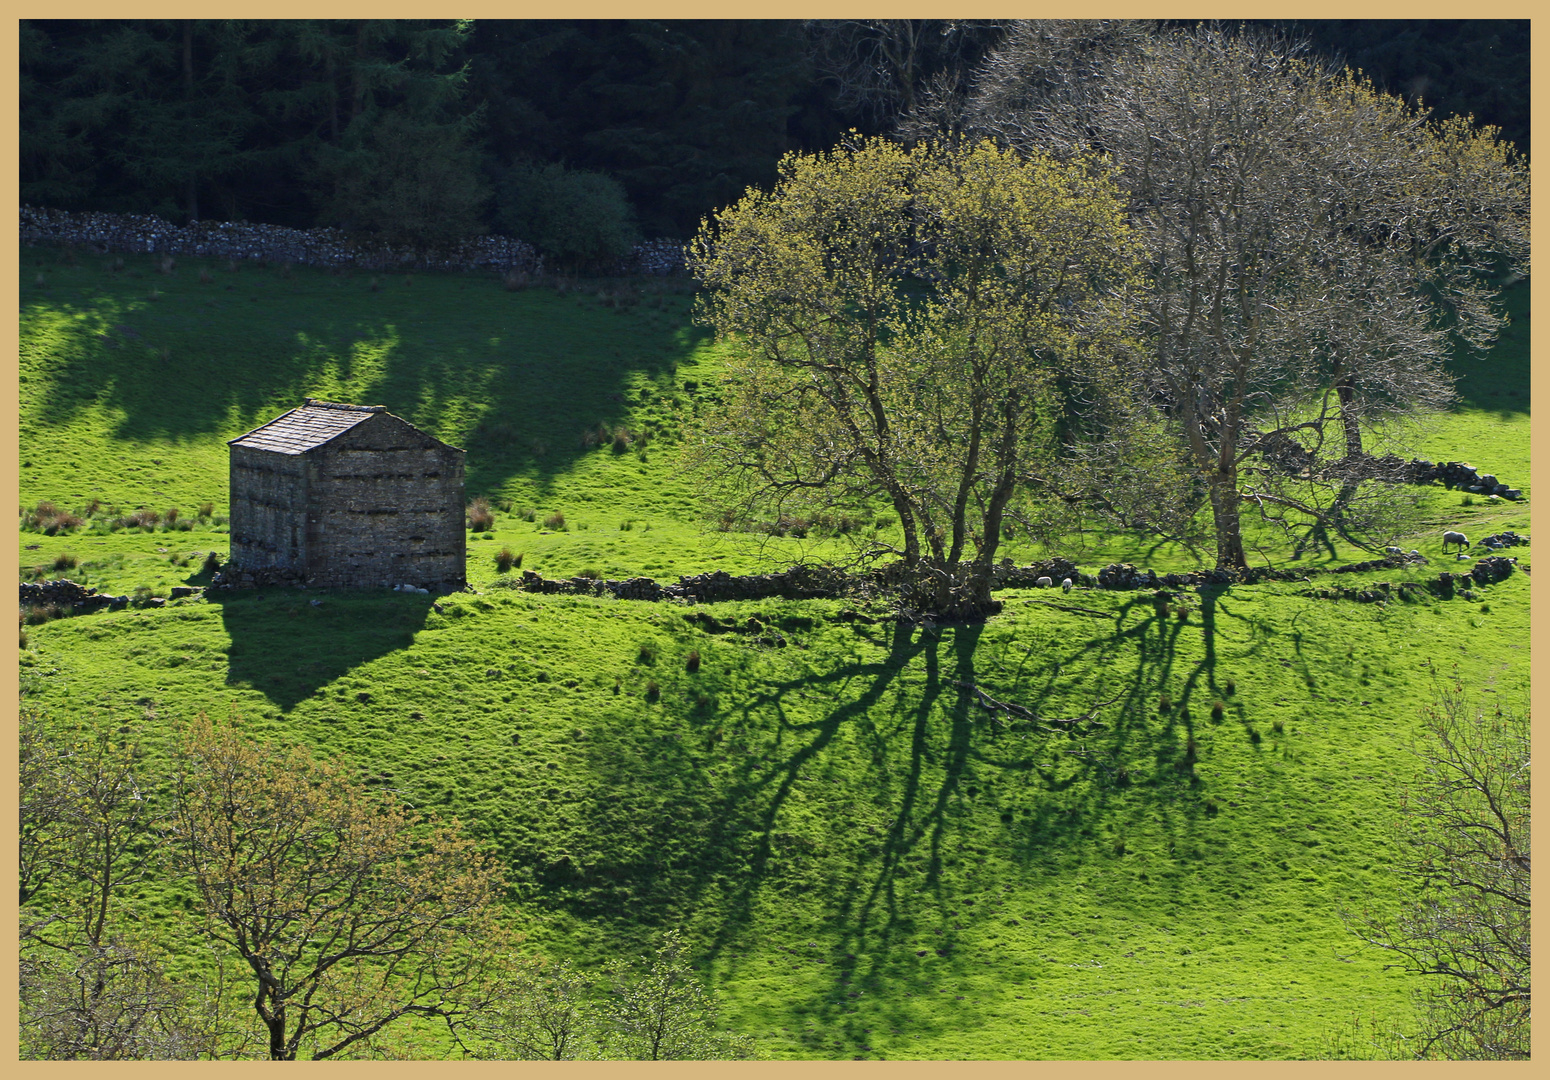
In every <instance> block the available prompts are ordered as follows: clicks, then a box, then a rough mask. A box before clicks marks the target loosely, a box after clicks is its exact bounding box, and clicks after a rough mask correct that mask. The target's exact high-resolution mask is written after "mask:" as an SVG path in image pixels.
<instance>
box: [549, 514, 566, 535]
mask: <svg viewBox="0 0 1550 1080" xmlns="http://www.w3.org/2000/svg"><path fill="white" fill-rule="evenodd" d="M544 528H546V529H548V530H550V531H551V532H564V531H565V514H564V512H563V511H560V510H556V511H555V512H554V513H552V514H550V515H549V516H548V517H546V518H544Z"/></svg>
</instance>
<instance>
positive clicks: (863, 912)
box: [540, 589, 1223, 1048]
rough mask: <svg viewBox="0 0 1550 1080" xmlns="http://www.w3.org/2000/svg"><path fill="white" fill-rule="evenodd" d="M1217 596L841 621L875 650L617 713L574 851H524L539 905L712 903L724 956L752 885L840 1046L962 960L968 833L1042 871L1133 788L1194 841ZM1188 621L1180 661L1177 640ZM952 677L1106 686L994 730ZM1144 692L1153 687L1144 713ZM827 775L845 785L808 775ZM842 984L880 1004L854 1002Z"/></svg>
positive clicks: (596, 749)
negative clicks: (694, 698)
mask: <svg viewBox="0 0 1550 1080" xmlns="http://www.w3.org/2000/svg"><path fill="white" fill-rule="evenodd" d="M1221 593H1222V590H1219V589H1218V590H1206V591H1205V592H1204V593H1203V594H1202V596H1201V604H1200V606H1199V607H1198V608H1192V610H1191V612H1190V616H1189V620H1188V621H1187V622H1180V621H1179V620H1178V619H1177V618H1176V617H1172V616H1171V615H1165V614H1160V613H1159V612H1158V611H1157V609H1156V608H1155V607H1154V606H1153V604H1152V602H1151V598H1150V597H1149V596H1145V597H1141V596H1138V597H1135V598H1131V599H1128V600H1127V601H1125V602H1123V603H1122V604H1121V605H1120V606H1119V608H1118V610H1117V612H1116V616H1117V617H1116V618H1113V619H1105V620H1103V621H1102V622H1101V623H1100V625H1098V626H1094V627H1092V629H1091V630H1090V631H1088V630H1086V629H1085V627H1086V626H1088V625H1090V624H1089V623H1085V622H1082V621H1081V620H1076V619H1068V620H1065V622H1066V623H1072V624H1075V625H1074V626H1071V627H1069V628H1068V627H1067V626H1066V625H1064V624H1061V625H1060V627H1059V629H1058V630H1055V631H1054V635H1055V636H1054V638H1053V641H1043V645H1042V647H1039V646H1040V645H1041V641H1037V640H1036V641H1035V642H1034V645H1033V646H1028V647H1027V649H1026V650H1025V649H1024V645H1025V644H1026V643H1024V642H1021V641H1017V640H1010V641H1003V642H1002V644H1001V645H999V646H994V647H991V648H990V649H989V650H987V646H986V644H985V642H986V635H987V632H988V631H989V629H990V627H987V626H962V627H945V628H941V629H938V630H927V629H921V628H919V627H913V626H909V625H904V624H892V625H889V626H887V627H885V628H879V629H878V630H876V631H859V628H858V632H864V633H865V634H868V635H873V636H875V640H874V641H873V646H874V647H875V648H873V649H867V650H862V651H860V652H858V653H857V654H856V655H855V656H854V657H851V658H845V657H844V655H843V651H842V650H843V645H842V643H840V642H838V641H834V640H833V639H831V642H830V643H831V648H832V649H833V652H834V654H837V655H838V656H839V659H838V661H837V662H834V663H832V664H828V665H827V666H826V665H825V664H823V663H821V662H818V663H815V662H814V661H815V660H816V656H812V655H809V656H806V657H802V658H800V659H798V660H796V661H794V662H795V663H796V664H797V665H798V666H799V667H800V668H803V669H805V670H800V671H792V670H791V669H790V668H786V669H785V671H784V672H783V673H782V674H779V675H777V676H776V677H773V678H772V677H769V676H766V675H764V674H763V673H758V674H757V675H755V674H754V673H753V671H752V670H751V669H750V668H748V667H744V669H743V672H742V677H740V678H738V679H729V680H728V681H727V682H726V683H725V684H724V685H723V688H722V689H721V690H720V691H719V694H720V697H721V698H722V699H723V700H722V701H721V702H720V703H719V705H718V706H717V707H715V708H712V709H709V710H707V711H706V712H705V713H704V714H703V715H699V714H696V713H694V712H692V711H691V713H690V714H689V715H688V716H685V717H671V716H668V715H666V714H665V713H662V712H660V711H658V712H655V713H653V712H651V711H650V710H640V709H634V710H626V711H624V712H623V713H622V714H621V715H619V716H617V717H613V718H610V720H609V722H608V726H609V728H610V729H613V730H614V732H615V734H614V735H613V736H612V738H611V741H609V742H607V743H604V742H602V741H599V742H598V743H597V744H595V745H594V746H593V749H592V753H591V768H592V771H593V775H594V781H593V785H594V787H593V790H594V796H593V797H592V799H591V801H590V803H588V804H587V805H585V806H584V808H583V809H582V810H581V811H580V813H581V815H582V821H580V822H578V823H577V824H576V827H575V829H574V830H572V831H573V833H574V835H576V836H578V837H589V838H590V839H588V840H584V841H581V842H582V843H586V844H591V845H592V849H591V850H590V851H588V852H584V853H581V854H580V856H579V857H576V856H577V853H575V852H568V853H567V855H566V857H565V858H564V859H563V860H562V859H553V860H551V862H550V863H549V865H548V866H547V867H546V868H545V867H541V868H540V884H541V886H542V888H543V890H544V894H545V903H546V904H552V905H554V906H557V907H559V908H562V909H564V910H565V911H566V912H567V914H568V917H573V918H577V919H581V920H586V921H588V922H592V921H594V920H598V921H602V922H611V923H613V924H614V925H615V927H616V929H617V932H619V933H622V934H624V935H626V936H629V935H640V936H642V938H643V940H644V937H645V932H646V931H649V930H650V929H652V928H658V927H662V926H667V925H681V924H683V923H686V922H694V921H699V920H700V919H702V918H709V916H710V913H714V922H713V923H712V924H710V927H709V929H708V933H709V937H710V941H709V947H710V958H711V959H712V960H715V961H718V963H720V964H721V965H724V966H725V967H726V968H727V969H728V970H735V969H736V968H737V967H738V965H739V960H738V956H739V954H740V952H741V950H742V949H743V948H744V947H746V945H747V943H748V935H749V934H750V933H751V932H753V931H754V930H755V928H756V926H757V925H759V924H760V923H761V922H762V920H764V919H767V918H768V916H769V913H770V910H771V908H770V905H771V904H772V903H773V904H777V905H789V906H790V909H791V911H792V917H793V919H794V920H798V921H799V922H801V923H806V922H807V920H809V919H811V918H813V917H814V916H815V915H816V916H817V917H819V918H820V919H821V929H820V930H815V931H814V933H815V935H818V936H821V937H822V939H823V940H824V942H825V943H826V944H825V946H824V954H823V955H822V956H816V955H815V956H812V957H805V956H802V957H799V956H796V955H795V953H792V955H791V956H790V958H789V964H790V965H793V966H794V967H795V970H797V971H806V972H817V973H819V978H820V980H821V983H822V985H821V986H819V987H816V988H815V987H812V986H811V984H810V983H809V986H808V988H807V989H804V990H802V991H798V992H796V993H797V1000H799V1001H800V1009H801V1011H802V1012H803V1013H804V1015H806V1016H808V1017H810V1018H812V1019H813V1020H814V1021H816V1022H817V1023H819V1024H820V1025H821V1026H822V1027H823V1028H824V1030H826V1031H828V1032H829V1033H830V1035H831V1037H832V1036H833V1035H835V1034H840V1035H841V1036H842V1038H843V1039H844V1040H845V1042H846V1045H848V1046H853V1047H856V1048H859V1047H861V1046H864V1045H866V1038H865V1036H866V1033H865V1032H864V1031H862V1030H861V1029H860V1027H859V1026H858V1025H860V1024H862V1023H868V1024H875V1023H888V1022H893V1023H895V1024H902V1023H906V1022H912V1021H911V1020H910V1017H909V1016H908V1015H906V1013H907V1011H908V1010H907V1009H906V1008H905V1005H906V1002H905V1001H904V999H903V996H902V995H903V994H906V993H915V994H920V993H926V992H930V993H932V994H934V993H935V991H936V990H937V989H939V988H940V987H941V986H942V985H943V984H944V980H949V979H953V978H956V977H959V976H969V975H973V974H975V972H976V971H977V970H978V969H979V968H981V967H982V966H983V962H984V958H983V957H981V956H976V955H974V950H973V949H970V948H968V947H967V946H966V944H965V943H966V942H967V941H968V940H970V935H968V934H966V933H964V931H965V930H966V929H968V928H969V927H970V926H971V919H975V918H981V917H984V913H987V911H986V909H987V908H988V907H989V905H988V904H986V905H982V906H979V907H970V906H965V905H964V904H963V901H964V900H965V898H968V899H970V900H972V899H973V895H974V891H975V889H977V888H978V886H975V885H973V883H972V882H973V879H974V873H975V872H974V869H973V867H974V866H976V865H977V864H978V862H979V861H980V860H981V859H982V858H983V857H984V856H985V855H986V854H988V852H989V849H988V848H987V847H985V846H982V845H986V844H989V845H992V846H993V847H994V848H995V849H996V851H997V852H999V853H1001V854H1002V856H1003V857H1005V858H1008V859H1009V860H1010V862H1011V863H1012V864H1013V865H1020V866H1022V867H1023V868H1024V870H1025V871H1027V872H1032V873H1034V874H1035V875H1039V874H1042V873H1044V872H1055V873H1058V872H1060V871H1061V870H1063V869H1065V868H1067V867H1069V866H1072V865H1077V864H1080V863H1081V862H1083V861H1086V860H1089V859H1091V858H1094V857H1095V856H1094V853H1093V844H1092V832H1093V828H1094V826H1095V825H1096V824H1097V823H1099V822H1101V821H1102V820H1103V819H1104V817H1105V815H1108V814H1112V813H1116V812H1118V811H1119V810H1122V809H1126V808H1129V807H1133V806H1134V805H1136V804H1141V805H1144V806H1145V807H1146V808H1147V810H1148V812H1152V811H1156V812H1157V813H1159V814H1160V815H1161V816H1162V817H1164V819H1165V828H1167V829H1168V830H1170V831H1171V832H1172V833H1174V834H1176V835H1177V837H1178V844H1179V845H1180V846H1181V847H1183V848H1187V847H1188V846H1189V845H1190V844H1191V843H1193V842H1194V841H1193V839H1192V837H1193V835H1194V832H1195V830H1196V829H1197V826H1198V821H1199V817H1200V816H1201V815H1202V814H1204V813H1205V811H1203V810H1202V809H1201V803H1202V802H1203V799H1202V797H1201V795H1200V793H1199V790H1198V786H1197V784H1196V783H1195V780H1194V776H1193V757H1192V756H1191V755H1190V753H1189V751H1188V749H1187V746H1188V743H1189V742H1190V740H1191V739H1192V738H1193V737H1194V736H1195V735H1196V734H1197V732H1198V731H1199V729H1200V725H1201V724H1202V716H1203V715H1204V714H1205V713H1206V712H1207V711H1208V710H1209V705H1210V702H1211V700H1213V698H1214V697H1215V696H1216V695H1217V694H1218V693H1219V692H1220V690H1219V688H1218V687H1217V686H1216V681H1215V679H1216V676H1215V669H1216V665H1217V658H1216V651H1215V650H1216V645H1215V638H1216V636H1217V629H1216V628H1217V623H1218V620H1219V619H1220V618H1222V617H1223V597H1222V595H1221ZM992 625H993V624H992ZM1079 628H1081V629H1079ZM1192 634H1202V635H1203V636H1204V639H1205V651H1204V654H1203V655H1199V654H1198V647H1196V646H1194V645H1191V646H1190V647H1189V648H1188V650H1187V652H1186V649H1185V647H1184V641H1183V639H1184V636H1185V635H1192ZM1041 640H1042V639H1041ZM1035 647H1039V648H1038V652H1037V654H1035V651H1034V649H1035ZM997 649H999V650H1000V651H999V653H998V652H997ZM747 663H750V664H751V663H752V661H751V660H750V661H747ZM1114 670H1120V671H1124V672H1125V675H1124V676H1123V682H1116V681H1115V677H1114V676H1113V675H1112V672H1113V671H1114ZM966 685H973V686H979V687H981V688H983V689H984V690H985V691H986V692H987V693H990V694H991V695H992V696H994V697H996V698H998V699H1000V700H1002V701H1008V702H1015V703H1017V704H1019V705H1022V706H1024V707H1026V708H1029V709H1031V710H1033V711H1034V712H1036V713H1038V714H1039V715H1041V716H1045V717H1055V716H1060V717H1065V716H1072V715H1076V714H1080V713H1083V712H1085V711H1087V710H1088V709H1090V708H1091V707H1092V705H1093V704H1094V703H1095V702H1097V701H1101V700H1107V699H1110V698H1114V699H1116V700H1114V701H1113V703H1112V704H1110V705H1109V706H1107V707H1105V708H1103V709H1101V710H1099V712H1098V717H1097V718H1098V719H1099V720H1100V721H1101V722H1102V724H1103V726H1102V727H1096V728H1094V729H1093V730H1091V731H1089V732H1087V733H1086V734H1082V735H1078V736H1071V735H1067V734H1065V733H1063V732H1061V733H1056V734H1049V733H1047V732H1038V731H1019V730H1017V728H1016V719H1015V718H1013V717H1009V716H1006V715H1004V714H992V713H990V712H987V711H986V710H984V709H983V708H982V707H981V706H980V704H979V703H978V699H977V698H976V697H974V696H973V695H972V694H971V693H970V692H969V691H967V690H966V689H964V687H965V686H966ZM734 686H750V687H753V688H755V689H751V690H749V691H743V692H736V693H734V692H732V691H731V690H730V689H728V688H730V687H734ZM1163 687H1171V690H1172V693H1173V696H1174V699H1175V704H1174V707H1173V708H1171V709H1169V710H1166V711H1164V712H1161V713H1159V712H1157V711H1156V706H1157V694H1158V692H1159V690H1160V689H1161V688H1163ZM672 692H674V693H676V692H678V688H676V687H675V688H674V689H673V690H672ZM721 749H728V751H729V752H728V753H727V754H726V755H719V754H718V753H716V751H717V750H721ZM723 762H724V764H723ZM831 770H832V771H833V772H834V774H835V775H837V776H838V777H841V778H844V777H848V778H849V779H850V783H849V786H846V781H845V780H844V779H838V780H835V781H826V780H825V779H824V778H825V777H827V776H829V775H830V774H831ZM1122 771H1123V772H1128V773H1129V774H1130V776H1131V777H1133V779H1125V778H1122ZM857 776H861V777H863V780H861V781H856V780H855V777H857ZM836 783H838V784H839V785H841V786H839V787H836V786H835V784H836ZM857 783H860V784H861V787H860V788H857V787H856V784H857ZM998 814H999V831H998V828H997V826H998V823H997V821H996V817H997V815H998ZM987 828H988V830H989V832H988V833H987ZM794 925H795V923H794ZM787 951H788V952H791V951H790V950H787ZM921 952H924V953H926V956H924V957H921V956H918V955H917V954H919V953H921ZM761 955H763V954H761ZM776 959H777V960H778V959H779V958H778V957H776ZM781 962H783V963H785V962H787V961H781ZM810 965H823V966H810ZM769 973H772V972H765V974H769ZM831 975H832V978H831ZM858 993H859V994H863V995H868V996H875V997H876V998H886V999H887V1001H888V1002H889V1003H890V1004H889V1005H888V1006H886V1007H884V1013H883V1015H879V1013H878V1012H877V1011H876V1009H873V1010H871V1011H869V1012H868V1013H867V1014H865V1015H866V1016H867V1019H865V1020H861V1019H858V1017H859V1016H861V1015H863V1014H855V1013H852V1011H851V1010H853V1009H854V1008H855V1007H856V1000H855V998H854V996H853V995H855V994H858ZM895 1009H896V1010H897V1011H893V1010H895ZM852 1029H854V1030H852Z"/></svg>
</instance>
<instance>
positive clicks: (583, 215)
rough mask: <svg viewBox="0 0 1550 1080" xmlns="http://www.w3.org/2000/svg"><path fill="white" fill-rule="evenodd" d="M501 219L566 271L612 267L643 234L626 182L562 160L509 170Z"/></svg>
mask: <svg viewBox="0 0 1550 1080" xmlns="http://www.w3.org/2000/svg"><path fill="white" fill-rule="evenodd" d="M498 221H499V223H500V225H501V227H502V228H503V229H505V230H506V231H507V232H508V233H509V234H510V235H512V236H515V237H518V238H519V239H522V240H525V241H527V242H528V243H530V244H532V245H533V246H534V247H536V248H538V250H539V251H541V252H543V253H544V254H545V255H546V256H548V257H549V259H550V261H551V263H552V264H553V265H555V266H557V267H559V268H562V269H566V270H583V269H592V268H598V269H604V270H608V269H612V264H615V263H617V262H618V261H619V260H620V259H622V258H623V257H624V256H625V255H627V254H629V251H630V249H631V248H632V247H633V246H634V245H635V244H636V243H637V242H639V239H640V234H639V233H638V232H637V231H636V228H635V214H634V211H633V209H632V208H631V207H630V201H629V199H628V198H627V197H626V196H625V193H624V186H623V185H622V184H620V183H619V182H618V181H617V180H615V179H613V178H612V177H609V176H605V175H603V174H602V173H597V172H590V171H588V170H586V169H568V168H566V167H565V166H564V165H562V164H559V163H553V164H549V165H539V164H536V163H522V164H519V165H514V166H512V167H511V169H509V170H507V172H506V175H505V176H504V177H503V179H502V181H501V186H500V211H499V216H498Z"/></svg>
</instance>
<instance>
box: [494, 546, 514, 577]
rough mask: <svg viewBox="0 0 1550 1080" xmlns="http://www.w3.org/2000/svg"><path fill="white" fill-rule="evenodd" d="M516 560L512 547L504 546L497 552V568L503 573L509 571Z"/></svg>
mask: <svg viewBox="0 0 1550 1080" xmlns="http://www.w3.org/2000/svg"><path fill="white" fill-rule="evenodd" d="M516 561H517V557H516V556H515V555H513V554H512V552H511V549H510V548H505V547H503V548H501V549H500V550H499V551H497V552H496V553H495V569H496V570H497V571H499V572H500V573H502V574H504V573H506V572H507V571H509V570H510V569H511V567H512V565H513V564H515V563H516Z"/></svg>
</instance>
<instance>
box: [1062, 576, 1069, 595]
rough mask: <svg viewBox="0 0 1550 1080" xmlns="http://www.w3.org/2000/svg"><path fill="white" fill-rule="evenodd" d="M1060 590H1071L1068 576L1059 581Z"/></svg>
mask: <svg viewBox="0 0 1550 1080" xmlns="http://www.w3.org/2000/svg"><path fill="white" fill-rule="evenodd" d="M1060 591H1061V592H1070V591H1071V579H1070V578H1066V580H1064V581H1062V582H1061V583H1060Z"/></svg>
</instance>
